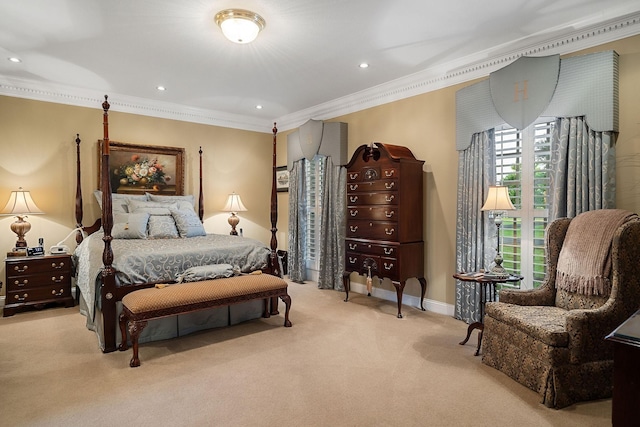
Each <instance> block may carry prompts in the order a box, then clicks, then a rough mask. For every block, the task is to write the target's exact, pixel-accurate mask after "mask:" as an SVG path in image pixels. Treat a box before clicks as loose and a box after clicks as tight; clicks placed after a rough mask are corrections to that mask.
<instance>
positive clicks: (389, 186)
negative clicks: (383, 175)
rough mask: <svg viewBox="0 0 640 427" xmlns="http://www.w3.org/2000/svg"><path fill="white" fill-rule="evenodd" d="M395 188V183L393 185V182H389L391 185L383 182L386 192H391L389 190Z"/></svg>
mask: <svg viewBox="0 0 640 427" xmlns="http://www.w3.org/2000/svg"><path fill="white" fill-rule="evenodd" d="M395 186H396V183H395V182H391V183H389V182H385V183H384V188H386V189H387V190H391V189H392V188H393V187H395Z"/></svg>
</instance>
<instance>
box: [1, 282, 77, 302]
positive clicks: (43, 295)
mask: <svg viewBox="0 0 640 427" xmlns="http://www.w3.org/2000/svg"><path fill="white" fill-rule="evenodd" d="M70 296H71V287H70V286H69V285H67V284H62V285H59V286H49V287H42V288H34V289H25V290H20V291H13V292H7V304H18V303H29V302H31V303H32V302H42V303H45V302H48V300H56V299H63V298H69V297H70Z"/></svg>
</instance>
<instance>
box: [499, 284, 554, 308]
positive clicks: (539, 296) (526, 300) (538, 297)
mask: <svg viewBox="0 0 640 427" xmlns="http://www.w3.org/2000/svg"><path fill="white" fill-rule="evenodd" d="M498 299H499V301H500V302H506V303H509V304H516V305H554V303H555V296H554V294H553V290H552V289H550V288H546V287H545V288H538V289H526V290H516V289H502V290H501V291H500V293H499V298H498Z"/></svg>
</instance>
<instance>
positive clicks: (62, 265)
mask: <svg viewBox="0 0 640 427" xmlns="http://www.w3.org/2000/svg"><path fill="white" fill-rule="evenodd" d="M62 267H64V262H60V263H59V264H56V263H55V262H52V263H51V268H55V269H57V270H60V269H61V268H62Z"/></svg>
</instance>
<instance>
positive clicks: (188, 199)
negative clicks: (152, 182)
mask: <svg viewBox="0 0 640 427" xmlns="http://www.w3.org/2000/svg"><path fill="white" fill-rule="evenodd" d="M146 194H147V200H149V201H152V202H161V203H176V204H177V205H178V209H180V210H185V209H190V210H192V211H194V212H195V208H194V205H195V198H194V197H193V195H192V194H189V195H187V196H160V195H157V194H151V193H146Z"/></svg>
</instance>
